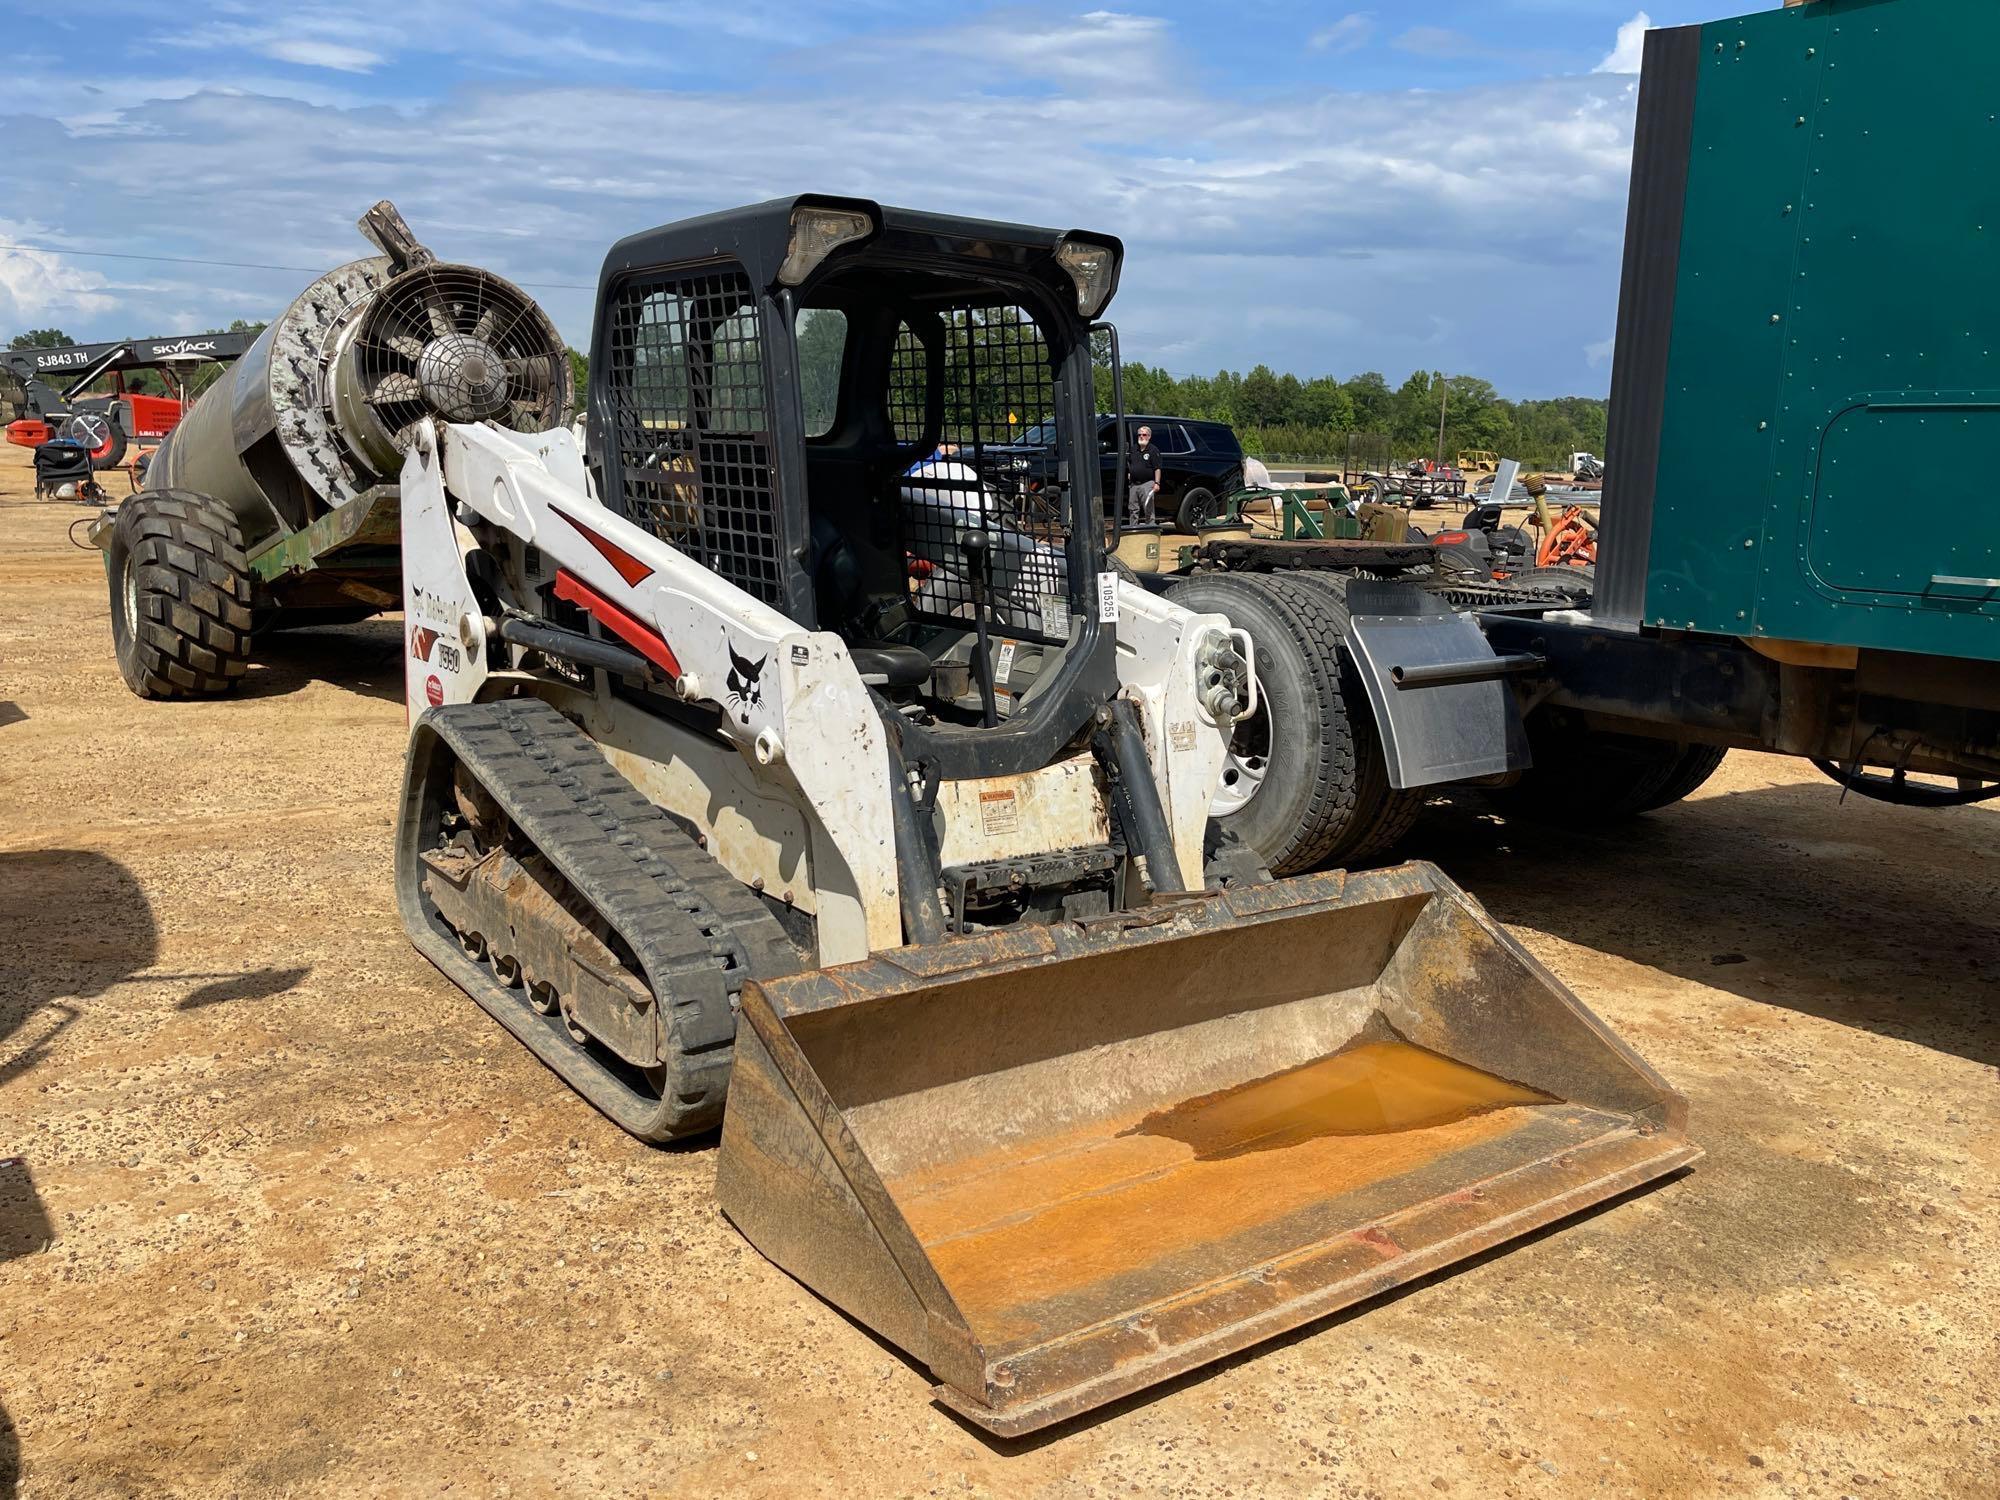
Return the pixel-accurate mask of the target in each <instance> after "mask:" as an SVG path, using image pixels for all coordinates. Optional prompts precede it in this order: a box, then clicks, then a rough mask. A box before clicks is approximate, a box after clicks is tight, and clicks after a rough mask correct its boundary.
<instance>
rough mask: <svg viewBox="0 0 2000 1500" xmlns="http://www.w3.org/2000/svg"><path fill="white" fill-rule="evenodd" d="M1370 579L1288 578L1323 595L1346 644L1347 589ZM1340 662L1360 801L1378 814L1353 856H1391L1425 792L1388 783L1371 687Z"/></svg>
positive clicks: (1359, 833) (1348, 662) (1363, 827)
mask: <svg viewBox="0 0 2000 1500" xmlns="http://www.w3.org/2000/svg"><path fill="white" fill-rule="evenodd" d="M1428 571H1429V570H1428V568H1426V567H1423V566H1421V565H1420V566H1419V567H1416V568H1409V569H1406V570H1404V574H1403V575H1401V576H1408V575H1411V574H1418V573H1422V572H1428ZM1366 576H1369V575H1367V574H1363V573H1360V572H1356V573H1351V574H1350V573H1310V572H1300V573H1291V574H1287V575H1286V577H1287V579H1288V581H1290V582H1293V583H1296V584H1298V585H1299V586H1301V587H1304V588H1308V589H1313V590H1316V591H1317V592H1318V593H1319V594H1320V595H1321V596H1322V597H1323V599H1324V602H1325V606H1326V611H1327V613H1328V614H1329V615H1330V616H1331V617H1332V620H1333V624H1334V627H1335V629H1336V630H1337V631H1338V632H1339V635H1340V639H1341V640H1343V641H1344V640H1346V639H1347V635H1348V631H1349V630H1350V629H1351V628H1352V627H1351V625H1350V623H1349V622H1350V620H1351V619H1352V616H1351V615H1350V614H1349V612H1348V608H1347V585H1348V584H1349V582H1351V581H1352V580H1353V579H1355V578H1360V577H1366ZM1391 576H1397V575H1391ZM1339 662H1340V674H1341V675H1340V690H1341V697H1342V700H1343V702H1345V703H1347V704H1351V705H1353V710H1352V721H1353V724H1354V731H1355V735H1356V744H1355V770H1356V774H1357V778H1358V781H1357V788H1358V789H1357V799H1356V800H1357V803H1358V805H1360V806H1362V807H1372V808H1373V809H1374V810H1375V818H1374V821H1373V822H1372V823H1362V824H1360V825H1359V826H1357V827H1356V828H1355V830H1354V832H1353V834H1352V838H1353V840H1354V843H1353V849H1354V851H1355V852H1354V853H1353V854H1352V855H1351V856H1350V857H1351V858H1354V859H1374V858H1377V857H1379V856H1381V855H1384V854H1387V853H1388V852H1389V851H1390V850H1391V849H1393V848H1395V847H1396V845H1397V844H1399V843H1401V842H1402V841H1403V839H1404V837H1405V836H1406V835H1408V833H1409V831H1410V829H1411V827H1412V826H1413V825H1414V824H1415V823H1416V821H1417V814H1418V813H1419V812H1421V811H1422V810H1423V805H1424V794H1423V792H1422V791H1421V790H1420V789H1413V790H1409V791H1398V790H1397V789H1396V788H1394V787H1392V786H1390V785H1389V762H1388V758H1387V757H1386V756H1385V755H1384V754H1383V753H1382V736H1381V734H1380V732H1379V731H1378V730H1377V729H1376V727H1375V719H1374V710H1373V707H1372V705H1371V704H1370V703H1369V700H1368V689H1367V687H1366V686H1365V685H1364V684H1363V683H1362V681H1361V677H1360V674H1359V672H1358V671H1357V670H1356V668H1355V666H1354V662H1353V660H1352V658H1351V657H1349V656H1348V654H1347V653H1346V652H1344V651H1343V652H1341V653H1340V654H1339Z"/></svg>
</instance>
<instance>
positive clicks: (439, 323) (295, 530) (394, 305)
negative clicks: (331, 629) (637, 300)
mask: <svg viewBox="0 0 2000 1500" xmlns="http://www.w3.org/2000/svg"><path fill="white" fill-rule="evenodd" d="M360 227H361V231H362V233H363V234H364V235H366V236H367V237H368V238H369V239H370V240H371V241H372V242H373V243H374V244H375V246H376V247H377V248H378V249H379V250H380V251H381V252H382V253H381V254H379V255H376V256H372V257H369V258H367V259H363V260H357V261H352V262H349V263H348V264H346V265H343V266H339V267H337V268H336V269H334V270H332V271H329V272H327V273H326V274H325V275H324V276H321V277H320V278H319V279H318V280H317V281H315V282H313V283H312V285H311V286H309V287H307V288H306V289H305V291H303V292H301V293H300V294H299V296H298V297H297V298H296V299H295V300H294V301H293V302H292V303H291V305H290V306H289V307H287V308H286V309H285V310H284V311H283V312H282V313H280V314H279V315H278V317H277V318H275V319H274V320H272V322H271V323H270V324H268V325H267V326H266V327H265V329H264V331H263V333H262V334H260V335H259V336H258V338H257V340H256V342H255V343H253V344H252V345H251V346H250V348H249V349H248V350H247V351H246V352H244V354H243V355H242V356H241V357H240V358H239V359H238V360H237V361H236V363H235V364H234V365H233V366H232V367H231V369H230V370H229V372H228V374H227V375H225V376H224V377H223V378H222V379H221V380H218V381H217V382H216V383H215V384H214V385H213V386H211V387H210V388H209V390H208V391H207V392H205V393H204V394H203V396H202V397H201V399H199V400H198V401H197V402H196V403H195V405H194V406H193V408H192V409H191V410H190V411H189V412H188V413H187V414H186V415H185V416H184V417H183V418H182V419H181V421H180V424H179V425H178V426H177V427H175V428H174V430H173V432H172V433H171V434H170V435H169V436H168V437H167V439H166V441H165V442H164V443H162V444H161V446H160V449H159V452H158V453H157V454H155V455H154V458H153V461H152V464H151V465H150V466H149V468H148V469H147V471H146V484H145V488H144V489H142V490H140V491H139V492H138V493H137V494H136V495H133V496H132V497H131V498H130V499H128V500H126V501H125V502H124V503H123V504H121V505H119V506H118V507H116V508H115V509H111V510H107V511H105V512H104V514H103V516H102V517H100V518H99V519H98V520H97V522H96V523H94V524H93V526H92V527H91V532H90V536H91V540H92V541H93V542H94V543H96V544H97V545H98V546H99V547H101V548H102V549H103V550H104V561H105V572H106V576H107V579H108V581H109V584H110V592H111V634H112V641H113V644H114V646H115V647H116V649H117V653H118V667H119V671H120V672H121V674H122V675H123V676H124V678H125V681H126V684H127V685H128V686H129V687H130V688H131V689H132V691H133V692H135V693H137V694H138V695H139V696H140V697H142V698H201V697H212V696H214V695H216V694H220V693H225V692H228V691H229V690H230V689H231V688H233V687H234V686H235V685H236V683H237V682H238V681H239V680H241V678H242V676H243V674H244V672H245V670H246V669H247V668H248V666H249V662H250V657H251V650H252V642H253V639H254V637H255V636H256V635H258V634H260V633H262V632H263V631H266V630H282V629H287V628H291V627H294V626H301V625H323V624H339V623H347V622H351V621H354V620H361V619H366V618H367V617H368V616H370V615H373V614H378V613H380V612H382V611H384V610H394V609H397V608H400V607H401V604H402V559H401V529H400V528H401V523H400V519H399V514H400V512H399V508H398V505H399V502H398V490H397V473H398V470H399V469H400V468H401V466H402V461H403V453H404V450H405V449H407V448H408V446H409V442H410V436H411V434H412V432H413V431H414V430H415V428H416V426H417V424H418V423H419V422H421V421H424V420H426V419H428V418H433V417H436V418H443V419H447V420H459V421H490V422H496V423H498V424H500V425H501V426H504V427H510V428H513V429H515V430H535V431H540V430H543V429H546V428H550V427H555V426H559V425H561V424H562V423H563V422H565V421H567V420H568V417H569V412H570V407H571V404H572V390H571V380H570V369H569V357H568V354H567V352H566V351H565V348H564V346H563V342H562V339H561V337H560V335H558V334H557V332H556V329H555V325H554V324H552V323H551V322H550V321H549V320H548V317H547V316H546V315H545V314H544V313H543V312H542V310H541V308H539V307H538V306H537V305H536V304H535V303H534V301H533V300H532V299H531V298H529V297H528V296H527V294H526V293H524V292H522V291H521V290H520V289H519V288H518V287H516V286H514V285H513V284H512V283H510V282H507V281H503V280H502V279H501V278H500V277H498V276H495V275H493V274H492V273H491V272H490V271H483V270H480V269H478V268H477V267H474V266H463V265H449V264H446V263H443V262H441V261H439V260H438V259H437V257H436V256H435V255H433V254H432V253H431V252H430V251H429V250H427V249H425V248H424V247H423V246H422V245H420V244H419V243H417V241H416V239H415V237H414V236H413V235H412V234H411V233H410V230H409V226H408V225H406V224H405V223H404V222H403V220H402V218H401V216H400V215H399V214H397V212H396V210H395V208H394V207H393V206H392V205H391V204H389V203H386V202H384V203H378V204H377V205H376V206H375V207H374V208H372V209H370V210H369V211H368V213H367V214H366V215H364V216H363V217H362V219H361V223H360Z"/></svg>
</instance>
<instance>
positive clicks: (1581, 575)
mask: <svg viewBox="0 0 2000 1500" xmlns="http://www.w3.org/2000/svg"><path fill="white" fill-rule="evenodd" d="M1506 581H1507V582H1508V583H1511V584H1517V585H1519V586H1520V587H1522V588H1527V589H1555V590H1558V591H1560V592H1563V593H1571V594H1575V595H1576V596H1577V597H1578V600H1579V601H1580V602H1581V603H1585V604H1588V603H1589V602H1590V596H1591V595H1592V594H1593V593H1595V592H1596V591H1597V569H1596V568H1595V567H1592V566H1579V567H1574V568H1562V567H1556V568H1541V567H1536V568H1520V569H1517V570H1516V571H1515V572H1512V573H1509V574H1508V575H1507V579H1506Z"/></svg>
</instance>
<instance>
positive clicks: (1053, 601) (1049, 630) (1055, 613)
mask: <svg viewBox="0 0 2000 1500" xmlns="http://www.w3.org/2000/svg"><path fill="white" fill-rule="evenodd" d="M1042 634H1043V635H1046V636H1052V637H1054V638H1055V639H1056V640H1059V641H1066V640H1068V639H1069V602H1068V601H1067V600H1066V599H1064V598H1063V596H1062V595H1061V594H1044V595H1042Z"/></svg>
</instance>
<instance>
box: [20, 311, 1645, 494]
mask: <svg viewBox="0 0 2000 1500" xmlns="http://www.w3.org/2000/svg"><path fill="white" fill-rule="evenodd" d="M958 316H959V317H960V318H963V316H964V315H963V314H960V315H958ZM815 321H816V325H817V326H815V325H813V324H809V326H808V327H806V328H804V329H802V330H801V344H802V345H803V346H806V347H804V348H803V349H802V353H803V354H806V355H814V354H818V355H820V356H821V357H820V358H804V359H802V360H801V364H802V366H803V368H804V375H805V378H806V380H807V383H808V384H815V383H816V385H815V389H814V390H813V391H809V392H807V393H806V394H807V397H808V401H807V405H808V408H809V409H813V410H817V409H819V408H821V407H827V408H828V409H829V410H830V402H831V399H832V392H831V390H830V389H828V390H824V391H821V390H818V389H817V386H818V385H828V386H830V384H831V383H832V382H833V381H835V380H837V375H836V374H835V373H834V371H835V370H837V367H838V361H839V345H840V341H841V340H842V338H843V336H844V333H845V329H844V327H842V326H839V325H837V324H836V323H835V320H833V319H819V320H815ZM967 321H971V320H967ZM1017 323H1018V316H1012V317H1010V316H1008V315H1006V314H1005V313H1002V314H994V313H988V314H986V315H984V316H982V317H981V318H980V319H979V320H977V325H976V327H975V328H966V327H964V326H962V325H961V326H960V327H959V328H958V329H957V330H956V332H957V336H958V338H959V339H960V340H965V339H967V338H968V336H969V337H970V339H971V340H973V341H976V343H977V344H978V346H979V353H980V354H981V355H982V356H983V357H986V356H990V355H999V356H1001V359H1000V364H999V368H1001V369H1005V370H1007V371H1008V373H1009V375H1010V377H1011V379H1012V380H1013V381H1014V382H1020V380H1021V363H1022V356H1021V351H1020V350H1019V349H1017V348H1015V347H1014V345H1015V344H1017V343H1019V342H1021V341H1023V340H1024V339H1034V338H1036V337H1037V336H1036V335H1034V334H1033V333H1032V331H1031V330H1029V329H1026V328H1023V327H1019V326H1016V325H1017ZM262 326H263V325H262V324H260V323H251V322H248V321H246V320H244V319H242V318H238V319H237V320H236V321H235V322H234V323H232V324H231V325H230V326H229V328H227V329H215V330H212V331H213V332H238V331H241V330H244V329H250V330H253V331H254V330H256V329H258V328H261V327H262ZM74 342H75V340H73V339H71V338H70V337H69V336H68V335H67V334H65V333H64V332H63V331H62V330H61V329H57V328H38V329H33V330H31V331H29V332H27V333H22V334H17V335H15V336H14V338H13V340H12V347H13V348H16V349H22V348H32V347H41V348H53V347H57V346H60V345H64V344H69V343H74ZM989 344H991V345H993V346H994V347H993V348H991V349H990V350H989V349H988V348H987V346H988V345H989ZM822 345H824V346H826V347H825V348H823V349H822V348H821V347H820V346H822ZM1093 353H1094V354H1095V355H1096V359H1097V392H1096V395H1097V408H1098V410H1099V411H1109V410H1111V405H1112V390H1111V371H1110V364H1109V359H1110V350H1109V346H1108V344H1107V343H1105V342H1103V341H1101V340H1100V342H1099V343H1098V344H1097V346H1096V347H1095V349H1094V350H1093ZM569 356H570V364H571V369H572V371H573V373H574V375H575V377H576V390H577V398H578V400H579V401H581V400H582V399H583V394H584V391H585V388H586V385H587V382H588V365H587V363H586V361H585V359H584V356H583V355H582V354H581V353H579V352H578V351H577V350H575V349H571V350H570V351H569ZM827 356H830V362H831V368H828V363H829V361H828V358H827ZM216 373H219V370H218V369H217V368H215V367H210V366H204V367H203V368H202V370H201V371H200V372H199V374H198V376H197V381H196V382H191V384H190V392H189V393H190V394H193V393H194V392H195V391H196V390H198V389H199V388H200V387H201V386H205V385H206V384H208V383H209V381H210V380H212V379H213V377H214V375H215V374H216ZM899 373H901V371H900V368H899ZM126 384H127V387H128V388H129V389H135V390H141V391H149V392H151V393H153V394H161V395H164V394H167V391H166V383H165V381H164V380H162V379H161V378H160V376H159V375H158V374H157V373H156V372H154V371H150V370H140V371H133V372H131V373H129V374H128V375H127V376H126ZM155 386H157V387H159V389H158V390H157V391H155V390H154V389H153V388H154V387H155ZM1124 386H1125V409H1126V410H1127V411H1128V412H1134V413H1143V414H1145V415H1146V416H1154V417H1193V418H1199V419H1202V420H1206V421H1214V422H1227V423H1229V424H1230V425H1231V426H1232V427H1234V428H1235V429H1236V432H1237V435H1238V436H1239V437H1240V438H1241V439H1242V441H1243V446H1244V448H1245V449H1246V450H1247V451H1248V452H1250V453H1253V454H1257V455H1259V456H1261V457H1264V458H1276V459H1306V460H1319V461H1322V462H1326V463H1330V464H1331V463H1338V462H1342V461H1344V460H1346V459H1349V458H1357V459H1360V460H1362V461H1364V463H1365V466H1367V467H1371V468H1373V467H1386V466H1387V465H1389V464H1391V463H1397V464H1400V463H1407V462H1409V461H1410V460H1412V459H1418V458H1432V457H1436V456H1438V455H1439V453H1440V452H1441V453H1442V455H1443V457H1444V458H1445V459H1446V460H1447V461H1449V460H1451V459H1452V458H1455V457H1456V456H1457V455H1458V454H1459V453H1461V452H1463V451H1465V450H1467V449H1483V450H1486V451H1488V452H1493V453H1497V454H1499V455H1501V456H1502V457H1506V458H1518V459H1520V460H1521V461H1522V462H1524V463H1526V464H1528V465H1529V466H1530V467H1533V468H1555V467H1564V466H1567V464H1568V463H1569V456H1570V454H1572V453H1575V452H1589V453H1597V454H1602V453H1603V452H1604V448H1605V420H1606V409H1607V403H1606V402H1605V401H1604V400H1603V399H1602V398H1600V397H1596V396H1557V397H1553V398H1551V399H1547V400H1511V399H1509V398H1508V397H1505V396H1502V395H1500V394H1499V392H1498V391H1497V390H1495V389H1494V386H1493V383H1492V382H1491V381H1489V380H1484V379H1482V378H1480V377H1479V376H1477V375H1446V374H1444V373H1443V372H1442V371H1434V370H1417V371H1415V372H1413V373H1412V374H1411V375H1410V376H1409V377H1408V378H1407V379H1405V380H1404V381H1403V383H1402V384H1401V385H1399V386H1391V385H1390V384H1389V382H1388V379H1387V378H1386V377H1385V376H1383V375H1382V374H1381V373H1380V372H1379V371H1375V370H1365V371H1363V372H1362V373H1361V374H1359V375H1353V376H1349V377H1348V378H1346V379H1344V380H1343V379H1339V378H1337V377H1335V376H1332V375H1315V376H1311V377H1308V378H1304V379H1301V378H1300V377H1299V376H1297V375H1294V374H1291V373H1290V372H1286V373H1285V374H1282V375H1281V374H1279V373H1277V372H1276V371H1274V370H1273V369H1272V368H1271V367H1270V366H1269V365H1261V364H1260V365H1258V366H1257V367H1256V368H1254V369H1252V370H1251V371H1250V372H1249V373H1248V374H1243V373H1239V372H1238V371H1235V370H1218V371H1216V373H1215V374H1213V375H1174V374H1171V373H1169V372H1168V371H1167V370H1166V369H1165V368H1163V367H1161V366H1157V365H1148V364H1146V363H1145V362H1144V361H1141V360H1134V361H1131V362H1130V363H1128V364H1126V365H1125V368H1124ZM982 394H983V393H982ZM1034 394H1035V395H1042V394H1043V393H1040V392H1036V393H1034ZM959 396H960V399H961V400H963V393H959ZM1006 404H1007V403H1006V401H1005V400H1004V393H1002V399H1001V404H1000V407H997V408H996V409H995V411H993V412H985V411H981V412H978V413H972V412H965V413H961V414H960V415H961V417H970V418H972V419H973V420H974V421H976V422H977V423H978V425H979V427H980V429H981V435H982V436H983V437H986V438H987V439H988V440H989V441H992V440H1004V438H1005V437H1006V436H1007V435H1008V434H1007V430H1006V429H1007V427H1008V425H1009V424H1008V422H1007V413H1006V411H1005V410H1004V407H1005V406H1006ZM1036 404H1039V403H1038V402H1037V403H1036ZM1440 415H1442V418H1443V441H1442V443H1440V441H1439V418H1440ZM989 428H990V429H991V430H990V431H989V430H987V429H989Z"/></svg>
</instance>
